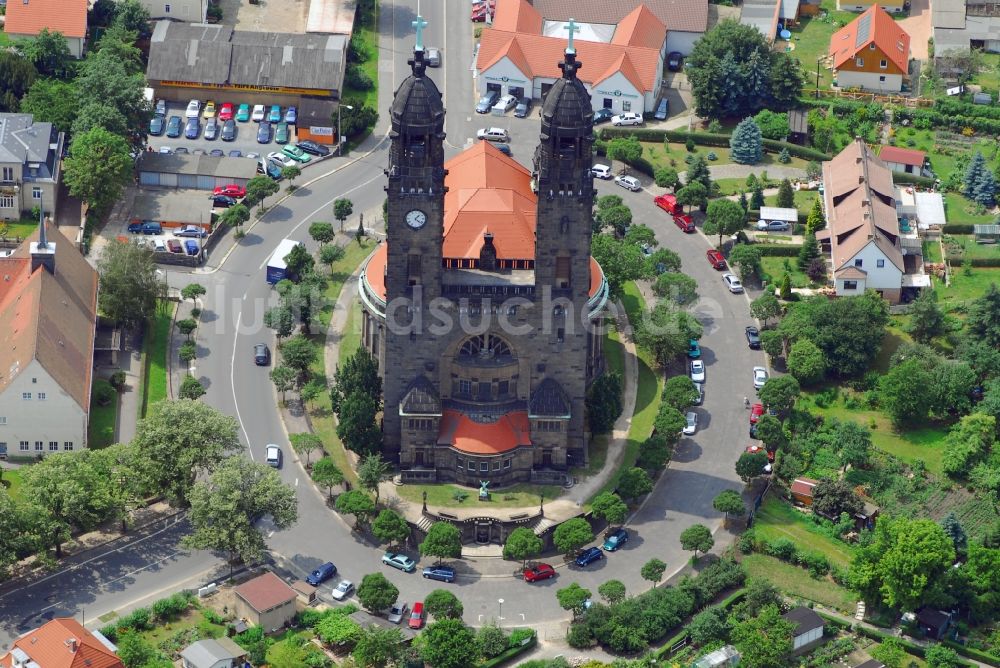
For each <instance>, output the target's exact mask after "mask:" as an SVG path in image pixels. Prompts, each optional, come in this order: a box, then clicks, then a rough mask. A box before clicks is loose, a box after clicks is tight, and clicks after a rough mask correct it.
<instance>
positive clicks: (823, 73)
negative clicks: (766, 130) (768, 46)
mask: <svg viewBox="0 0 1000 668" xmlns="http://www.w3.org/2000/svg"><path fill="white" fill-rule="evenodd" d="M820 7H821V9H822V12H821V14H820V15H819V16H814V17H810V16H802V17H800V18H799V24H798V25H797V26H795V27H793V28H789V30H790V31H791V33H792V45H793V46H794V49H792V51H791V55H793V56H795V57H796V58H798V60H799V63H801V64H802V73H803V76H804V79H805V86H804V90H803V93H808V92H809V91H814V90H815V89H816V88H815V87H816V61H817V59H818V58H820V57H824V56H826V54H827V51H828V50H829V48H830V38H831V37H832V36H833V33H835V32H837V31H838V30H840V28H842V27H843V26H845V25H847V24H848V23H850V22H851V21H853V20H854V19H856V18H857V17H858V15H857V14H853V13H851V12H841V11H837V3H836V2H835V1H834V0H823V2H822V4H821V5H820ZM824 14H825V16H824ZM774 48H775V50H776V51H785V50H786V49H787V48H788V42H786V41H784V40H775V42H774ZM832 81H833V77H832V75H831V71H830V70H829V69H827V68H826V67H825V66H824V65H823V64H821V65H820V68H819V87H820V88H821V89H828V88H829V87H830V83H831V82H832Z"/></svg>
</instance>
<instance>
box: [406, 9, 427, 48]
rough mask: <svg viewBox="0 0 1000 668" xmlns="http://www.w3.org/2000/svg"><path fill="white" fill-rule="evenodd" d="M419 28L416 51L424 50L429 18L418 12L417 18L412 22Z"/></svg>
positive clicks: (411, 23)
mask: <svg viewBox="0 0 1000 668" xmlns="http://www.w3.org/2000/svg"><path fill="white" fill-rule="evenodd" d="M410 25H412V26H413V27H414V28H416V30H417V45H416V46H415V47H414V51H423V50H424V28H426V27H427V19H425V18H424V17H423V16H421V15H420V14H417V18H415V19H414V20H413V21H411V22H410Z"/></svg>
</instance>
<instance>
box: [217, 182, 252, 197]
mask: <svg viewBox="0 0 1000 668" xmlns="http://www.w3.org/2000/svg"><path fill="white" fill-rule="evenodd" d="M246 194H247V189H246V188H244V187H243V186H238V185H236V184H235V183H230V184H229V185H228V186H216V187H215V190H213V191H212V196H213V197H216V196H218V195H224V196H226V197H246Z"/></svg>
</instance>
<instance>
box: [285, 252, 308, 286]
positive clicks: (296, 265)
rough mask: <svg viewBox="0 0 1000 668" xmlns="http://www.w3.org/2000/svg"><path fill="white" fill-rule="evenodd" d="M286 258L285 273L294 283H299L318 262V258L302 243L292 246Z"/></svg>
mask: <svg viewBox="0 0 1000 668" xmlns="http://www.w3.org/2000/svg"><path fill="white" fill-rule="evenodd" d="M284 259H285V274H286V275H287V276H288V280H290V281H291V282H292V283H298V282H300V281H301V280H302V279H303V278H305V277H306V276H307V275H309V274H311V273H312V271H313V267H314V266H315V264H316V260H315V259H314V258H313V256H312V255H311V254H310V253H309V251H307V250H306V247H305V246H303V245H302V244H299V245H297V246H295V247H294V248H292V250H291V251H289V253H288V255H286V256H285V258H284Z"/></svg>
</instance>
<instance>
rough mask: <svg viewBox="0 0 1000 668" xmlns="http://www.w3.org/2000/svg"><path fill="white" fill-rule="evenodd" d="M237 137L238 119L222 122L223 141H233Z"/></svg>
mask: <svg viewBox="0 0 1000 668" xmlns="http://www.w3.org/2000/svg"><path fill="white" fill-rule="evenodd" d="M235 139H236V121H234V120H233V119H231V118H230V119H229V120H228V121H226V122H225V123H223V124H222V141H233V140H235Z"/></svg>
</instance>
